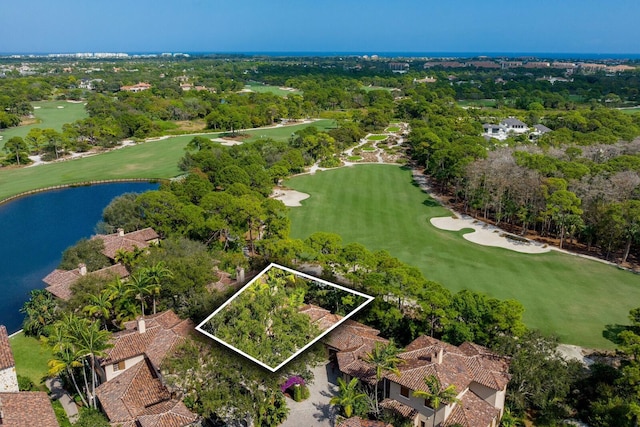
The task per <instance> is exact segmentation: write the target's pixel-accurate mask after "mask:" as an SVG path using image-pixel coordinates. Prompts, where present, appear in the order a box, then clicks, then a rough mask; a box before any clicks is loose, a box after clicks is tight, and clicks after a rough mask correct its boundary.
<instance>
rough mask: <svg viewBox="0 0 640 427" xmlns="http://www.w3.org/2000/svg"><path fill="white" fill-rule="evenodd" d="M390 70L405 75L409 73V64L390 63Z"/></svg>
mask: <svg viewBox="0 0 640 427" xmlns="http://www.w3.org/2000/svg"><path fill="white" fill-rule="evenodd" d="M389 69H390V70H391V71H392V72H393V73H398V74H404V73H406V72H407V71H409V64H408V63H407V62H390V63H389Z"/></svg>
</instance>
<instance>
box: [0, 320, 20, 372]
mask: <svg viewBox="0 0 640 427" xmlns="http://www.w3.org/2000/svg"><path fill="white" fill-rule="evenodd" d="M14 366H16V361H15V360H14V359H13V352H12V351H11V345H10V344H9V334H8V333H7V328H6V327H5V326H4V325H0V369H8V368H12V367H14Z"/></svg>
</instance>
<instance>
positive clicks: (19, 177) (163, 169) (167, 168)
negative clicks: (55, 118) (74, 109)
mask: <svg viewBox="0 0 640 427" xmlns="http://www.w3.org/2000/svg"><path fill="white" fill-rule="evenodd" d="M310 125H314V126H316V127H318V128H319V129H326V128H329V127H332V126H334V122H333V121H332V120H319V121H317V122H313V123H311V124H300V125H295V126H283V127H277V128H271V129H256V130H251V131H247V132H246V133H248V134H250V135H251V136H252V137H251V138H249V139H248V140H247V141H255V140H257V139H260V138H261V137H264V138H273V139H276V140H281V141H282V140H287V139H288V138H289V137H290V136H291V133H293V132H295V131H297V130H300V129H303V128H305V127H308V126H310ZM203 136H207V137H211V138H214V137H217V136H219V134H218V133H212V134H206V135H203ZM192 138H193V136H189V135H183V136H177V137H171V138H167V139H163V140H160V141H153V142H145V143H142V144H138V145H135V146H131V147H125V148H121V149H118V150H113V151H110V152H108V153H102V154H99V155H95V156H89V157H85V158H80V159H74V160H67V161H63V162H58V163H51V164H47V165H39V166H34V167H26V168H2V169H0V200H3V199H5V198H7V197H10V196H13V195H16V194H20V193H23V192H25V191H30V190H35V189H38V188H46V187H52V186H56V185H65V184H73V183H78V182H85V181H97V180H105V179H131V178H149V179H153V178H171V177H174V176H176V175H179V174H180V173H181V172H180V170H179V169H178V160H180V158H181V157H182V156H184V147H185V146H186V145H187V143H188V142H189V141H190V140H191V139H192Z"/></svg>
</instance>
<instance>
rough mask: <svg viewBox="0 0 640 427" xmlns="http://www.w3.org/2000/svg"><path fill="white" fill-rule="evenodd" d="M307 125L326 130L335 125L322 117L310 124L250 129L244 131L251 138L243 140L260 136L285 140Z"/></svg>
mask: <svg viewBox="0 0 640 427" xmlns="http://www.w3.org/2000/svg"><path fill="white" fill-rule="evenodd" d="M309 126H315V127H316V128H318V130H328V129H333V128H334V127H336V122H335V121H334V120H329V119H322V120H318V121H315V122H313V123H311V124H300V125H293V126H282V127H277V128H271V129H256V130H251V131H248V132H246V133H248V134H250V135H252V137H251V138H248V139H245V140H244V141H245V142H252V141H257V140H259V139H261V138H273V139H276V140H278V141H287V140H288V139H289V137H290V136H291V134H292V133H294V132H296V131H299V130H300V129H304V128H306V127H309Z"/></svg>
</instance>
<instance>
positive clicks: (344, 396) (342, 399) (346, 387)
mask: <svg viewBox="0 0 640 427" xmlns="http://www.w3.org/2000/svg"><path fill="white" fill-rule="evenodd" d="M357 387H358V379H357V378H352V379H351V381H349V383H347V382H346V381H345V380H344V379H342V378H338V395H337V396H334V397H332V398H331V400H330V401H329V403H330V404H332V405H337V406H340V407H341V408H342V410H343V411H344V416H345V417H347V418H351V415H353V407H354V406H355V405H356V404H357V403H358V402H359V401H360V400H362V399H365V398H366V397H367V394H366V393H359V390H358V388H357Z"/></svg>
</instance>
